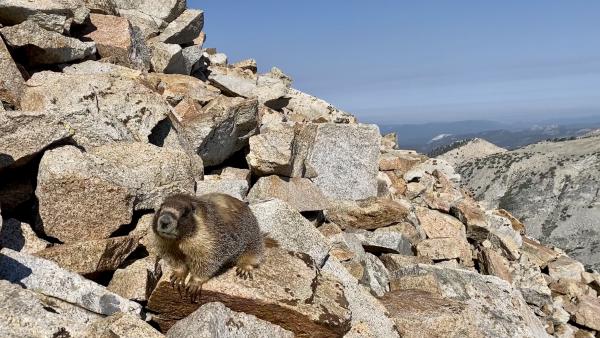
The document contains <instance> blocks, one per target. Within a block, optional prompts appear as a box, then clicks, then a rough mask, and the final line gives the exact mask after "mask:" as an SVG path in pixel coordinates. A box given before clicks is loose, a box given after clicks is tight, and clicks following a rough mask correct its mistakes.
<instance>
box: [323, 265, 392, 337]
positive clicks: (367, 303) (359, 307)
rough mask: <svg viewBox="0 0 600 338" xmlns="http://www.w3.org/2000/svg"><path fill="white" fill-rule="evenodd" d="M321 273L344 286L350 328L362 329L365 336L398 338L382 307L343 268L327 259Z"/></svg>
mask: <svg viewBox="0 0 600 338" xmlns="http://www.w3.org/2000/svg"><path fill="white" fill-rule="evenodd" d="M323 271H325V272H328V273H330V274H332V275H333V276H335V277H337V278H338V279H339V280H340V282H341V283H342V285H343V286H344V294H345V295H346V299H347V300H348V308H349V309H350V311H351V312H352V327H353V328H363V329H362V330H361V331H363V330H364V332H363V333H364V335H365V336H369V335H370V336H372V337H398V336H399V335H398V333H397V331H396V330H395V328H394V323H393V322H392V320H391V319H390V318H389V317H388V316H387V313H386V310H385V308H384V307H383V305H382V304H381V303H380V302H379V301H378V300H377V299H376V298H375V297H373V296H372V295H371V294H370V293H369V292H368V291H367V290H366V289H365V288H363V287H362V286H360V285H359V284H358V281H357V280H356V278H354V277H353V276H352V275H351V274H350V273H349V272H348V271H347V270H346V269H345V268H344V267H343V265H341V264H340V262H338V261H337V260H335V259H332V258H329V259H328V260H327V262H326V263H325V265H324V266H323Z"/></svg>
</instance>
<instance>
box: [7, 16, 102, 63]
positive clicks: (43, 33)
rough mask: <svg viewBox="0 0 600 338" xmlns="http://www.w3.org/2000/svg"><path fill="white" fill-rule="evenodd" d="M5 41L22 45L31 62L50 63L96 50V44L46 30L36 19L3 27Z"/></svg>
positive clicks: (28, 61) (19, 46)
mask: <svg viewBox="0 0 600 338" xmlns="http://www.w3.org/2000/svg"><path fill="white" fill-rule="evenodd" d="M0 34H2V36H3V37H4V40H5V41H6V43H7V44H8V45H9V46H11V47H13V48H19V49H22V50H23V51H24V53H25V55H26V57H27V58H26V60H27V63H28V64H29V65H32V66H35V65H48V64H56V63H66V62H70V61H75V60H81V59H83V58H86V57H88V56H91V55H93V54H94V53H96V44H95V43H93V42H83V41H80V40H77V39H75V38H70V37H67V36H64V35H62V34H60V33H57V32H53V31H47V30H45V29H44V28H42V27H40V26H39V25H38V24H37V23H35V22H33V21H25V22H23V23H21V24H18V25H15V26H9V27H4V28H0Z"/></svg>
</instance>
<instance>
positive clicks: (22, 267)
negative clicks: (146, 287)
mask: <svg viewBox="0 0 600 338" xmlns="http://www.w3.org/2000/svg"><path fill="white" fill-rule="evenodd" d="M0 279H3V280H7V281H9V282H11V283H15V284H19V285H21V286H22V287H24V288H26V289H28V290H33V291H35V292H37V293H41V294H44V295H46V296H50V297H54V298H57V299H59V300H62V301H65V302H68V303H72V304H76V305H77V306H79V307H82V308H84V309H87V310H89V311H91V312H93V313H97V314H101V315H111V314H113V313H115V312H126V313H131V314H133V315H135V316H138V317H139V316H140V313H141V306H140V305H139V304H137V303H135V302H132V301H130V300H127V299H125V298H123V297H121V296H119V295H116V294H114V293H112V292H109V291H108V290H106V288H105V287H103V286H102V285H99V284H96V283H94V282H92V281H90V280H87V279H85V278H83V277H82V276H80V275H79V274H77V273H75V272H70V271H67V270H65V269H62V268H61V267H59V266H58V265H57V264H56V263H54V262H51V261H48V260H45V259H43V258H39V257H34V256H30V255H27V254H24V253H19V252H16V251H13V250H10V249H6V248H5V249H2V250H0Z"/></svg>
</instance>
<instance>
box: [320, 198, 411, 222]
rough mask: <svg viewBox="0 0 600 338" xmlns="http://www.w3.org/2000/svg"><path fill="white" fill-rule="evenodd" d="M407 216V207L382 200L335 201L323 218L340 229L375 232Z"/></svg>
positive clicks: (401, 220) (405, 218)
mask: <svg viewBox="0 0 600 338" xmlns="http://www.w3.org/2000/svg"><path fill="white" fill-rule="evenodd" d="M408 215H409V208H408V205H406V204H404V203H398V202H395V201H392V200H389V199H384V198H369V199H364V200H359V201H336V202H332V203H331V204H330V206H329V208H327V210H326V211H325V217H326V218H327V219H328V220H329V221H330V222H333V223H335V224H337V225H339V226H340V227H341V228H342V229H345V228H354V229H365V230H375V229H377V228H382V227H386V226H390V225H393V224H396V223H401V222H403V221H405V220H407V217H408Z"/></svg>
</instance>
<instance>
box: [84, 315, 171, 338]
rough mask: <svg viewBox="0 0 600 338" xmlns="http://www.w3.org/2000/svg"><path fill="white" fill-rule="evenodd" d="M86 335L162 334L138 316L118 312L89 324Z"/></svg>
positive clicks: (126, 337) (150, 337)
mask: <svg viewBox="0 0 600 338" xmlns="http://www.w3.org/2000/svg"><path fill="white" fill-rule="evenodd" d="M86 337H89V338H92V337H115V338H136V337H144V338H146V337H147V338H161V337H164V336H163V335H162V334H161V333H160V332H158V331H157V330H156V329H155V328H153V327H152V326H150V325H149V324H148V323H146V322H145V321H143V320H141V319H140V318H138V317H135V316H132V315H130V314H127V313H123V312H119V313H115V314H113V315H110V316H108V317H106V318H103V319H100V320H97V321H96V322H94V323H93V324H92V325H90V326H89V327H88V329H87V331H86Z"/></svg>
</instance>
